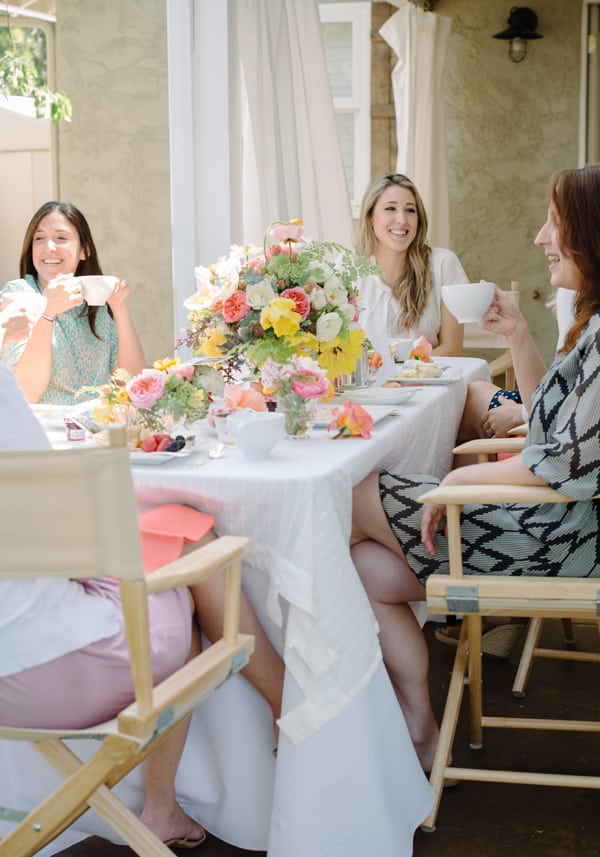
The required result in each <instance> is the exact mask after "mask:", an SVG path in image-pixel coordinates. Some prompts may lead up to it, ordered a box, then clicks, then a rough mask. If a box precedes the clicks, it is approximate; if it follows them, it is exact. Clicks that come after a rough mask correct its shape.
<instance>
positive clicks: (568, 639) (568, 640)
mask: <svg viewBox="0 0 600 857" xmlns="http://www.w3.org/2000/svg"><path fill="white" fill-rule="evenodd" d="M561 622H562V626H563V639H564V643H565V646H574V645H575V643H576V642H577V641H576V640H575V631H574V630H573V622H572V621H571V620H570V619H561Z"/></svg>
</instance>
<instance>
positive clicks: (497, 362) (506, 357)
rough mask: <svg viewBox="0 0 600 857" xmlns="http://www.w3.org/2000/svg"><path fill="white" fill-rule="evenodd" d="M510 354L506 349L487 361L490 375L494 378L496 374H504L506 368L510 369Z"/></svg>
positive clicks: (511, 363)
mask: <svg viewBox="0 0 600 857" xmlns="http://www.w3.org/2000/svg"><path fill="white" fill-rule="evenodd" d="M512 365H513V362H512V355H511V353H510V351H506V352H505V353H504V354H501V355H500V356H499V357H496V358H495V359H494V360H491V361H490V363H489V369H490V376H491V377H492V378H494V377H495V376H496V375H504V373H505V372H506V370H507V369H512Z"/></svg>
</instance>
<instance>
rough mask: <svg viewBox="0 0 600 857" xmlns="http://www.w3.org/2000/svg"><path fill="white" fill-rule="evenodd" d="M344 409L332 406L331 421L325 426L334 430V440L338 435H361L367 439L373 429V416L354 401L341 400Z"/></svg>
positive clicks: (329, 429)
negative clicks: (335, 432)
mask: <svg viewBox="0 0 600 857" xmlns="http://www.w3.org/2000/svg"><path fill="white" fill-rule="evenodd" d="M343 405H344V410H343V411H342V410H340V408H334V409H333V411H332V415H333V417H334V419H333V421H332V422H331V423H330V424H329V425H328V426H327V429H328V431H335V429H337V434H336V435H334V440H335V439H336V438H339V437H363V438H365V439H366V440H368V439H369V438H370V437H371V431H372V430H373V417H372V416H371V415H370V414H369V413H367V411H365V409H364V408H361V406H360V405H357V404H356V403H355V402H343Z"/></svg>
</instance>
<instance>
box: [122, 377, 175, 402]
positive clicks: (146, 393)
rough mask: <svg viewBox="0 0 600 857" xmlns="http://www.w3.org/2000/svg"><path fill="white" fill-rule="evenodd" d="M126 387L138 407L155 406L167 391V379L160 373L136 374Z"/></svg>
mask: <svg viewBox="0 0 600 857" xmlns="http://www.w3.org/2000/svg"><path fill="white" fill-rule="evenodd" d="M125 388H126V390H127V392H128V393H129V398H130V399H131V401H132V402H133V404H134V405H137V407H138V408H153V407H154V405H155V404H156V403H157V402H158V400H159V399H160V397H161V396H162V395H163V393H164V392H165V380H164V377H163V376H161V375H160V374H158V375H156V374H147V375H136V377H135V378H132V379H131V381H128V382H127V384H126V385H125Z"/></svg>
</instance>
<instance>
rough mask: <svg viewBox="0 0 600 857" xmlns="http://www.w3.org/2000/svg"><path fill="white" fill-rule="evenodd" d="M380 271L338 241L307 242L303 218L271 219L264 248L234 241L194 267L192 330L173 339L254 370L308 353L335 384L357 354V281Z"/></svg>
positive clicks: (359, 342)
mask: <svg viewBox="0 0 600 857" xmlns="http://www.w3.org/2000/svg"><path fill="white" fill-rule="evenodd" d="M378 270H379V269H378V268H377V266H376V265H375V264H374V263H373V262H372V261H370V260H368V259H365V258H363V257H361V256H358V255H357V254H356V253H354V252H353V251H351V250H348V249H347V248H345V247H343V246H342V245H340V244H335V243H324V242H319V241H310V240H305V239H304V237H303V227H302V221H301V220H291V221H285V222H284V221H275V222H274V223H272V224H271V225H270V227H269V228H268V229H267V233H266V235H265V240H264V243H263V247H262V250H261V248H258V247H256V246H254V245H245V246H243V247H239V246H233V247H232V248H231V253H230V255H229V256H228V257H222V258H220V259H219V260H218V261H217V262H215V263H213V264H212V265H209V266H208V267H203V266H199V267H197V268H196V269H195V277H196V293H195V294H194V295H193V296H192V297H190V298H188V299H187V300H186V301H185V303H184V305H185V307H186V308H187V309H188V310H190V314H189V316H188V320H189V325H190V327H189V329H188V331H187V332H186V335H185V336H184V338H183V339H182V341H181V342H180V343H179V344H180V345H187V346H190V347H192V348H193V350H194V352H195V353H196V354H198V355H203V356H205V357H209V358H215V359H217V358H219V357H222V358H223V359H224V360H225V359H227V358H231V357H235V356H243V357H244V358H245V360H246V361H247V363H248V364H249V365H250V366H251V367H252V370H253V372H254V373H255V374H257V372H258V371H259V370H260V367H261V366H262V365H263V364H264V363H265V361H266V360H267V359H269V358H271V359H273V360H274V361H275V362H276V363H279V364H284V363H286V362H287V361H288V360H289V359H290V358H291V357H292V356H293V355H312V356H315V357H316V359H317V361H318V363H319V365H320V366H321V368H323V369H324V370H325V371H326V372H327V375H328V377H329V379H330V380H332V381H333V380H334V379H335V378H337V377H338V376H339V375H344V374H350V373H352V372H353V371H354V369H355V367H356V363H357V360H358V358H359V357H360V356H361V352H362V345H363V342H364V340H365V335H364V332H363V331H362V330H361V328H360V326H359V324H358V315H359V306H358V286H357V284H358V280H359V279H360V278H361V277H363V276H366V275H367V274H370V273H373V272H376V271H378Z"/></svg>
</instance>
